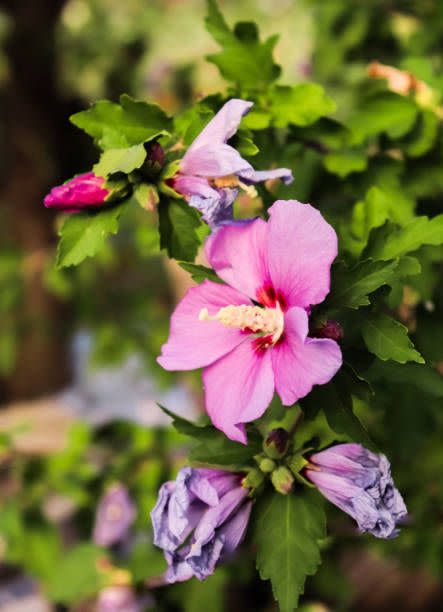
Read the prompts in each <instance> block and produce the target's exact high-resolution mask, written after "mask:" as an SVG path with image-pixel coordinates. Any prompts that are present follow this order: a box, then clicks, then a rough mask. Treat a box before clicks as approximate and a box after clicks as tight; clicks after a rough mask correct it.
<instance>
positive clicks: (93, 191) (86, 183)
mask: <svg viewBox="0 0 443 612" xmlns="http://www.w3.org/2000/svg"><path fill="white" fill-rule="evenodd" d="M105 183H106V180H105V179H104V178H103V177H102V176H97V175H96V174H94V173H93V172H86V173H85V174H79V175H78V176H76V177H74V178H73V179H71V180H70V181H67V182H66V183H64V184H63V185H58V186H57V187H53V189H51V191H50V192H49V193H48V195H47V196H46V197H45V200H44V203H45V206H46V208H56V209H57V210H60V211H63V212H68V213H73V212H80V211H82V210H84V209H86V208H98V207H100V206H102V205H103V204H104V203H105V200H106V198H107V197H108V196H109V194H110V193H111V192H110V190H109V189H106V187H105Z"/></svg>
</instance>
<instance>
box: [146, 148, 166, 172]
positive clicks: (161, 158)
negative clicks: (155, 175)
mask: <svg viewBox="0 0 443 612" xmlns="http://www.w3.org/2000/svg"><path fill="white" fill-rule="evenodd" d="M165 160H166V157H165V151H164V149H163V147H162V146H161V144H159V143H158V142H151V143H149V145H148V161H150V162H151V163H153V164H158V165H159V166H161V167H163V166H164V165H165Z"/></svg>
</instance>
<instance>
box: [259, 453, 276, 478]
mask: <svg viewBox="0 0 443 612" xmlns="http://www.w3.org/2000/svg"><path fill="white" fill-rule="evenodd" d="M258 467H259V468H260V470H261V471H262V472H264V473H265V474H270V473H271V472H273V471H274V470H275V468H276V467H277V466H276V465H275V461H272V459H269V458H268V457H263V459H261V461H260V463H259V464H258Z"/></svg>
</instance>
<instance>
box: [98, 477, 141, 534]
mask: <svg viewBox="0 0 443 612" xmlns="http://www.w3.org/2000/svg"><path fill="white" fill-rule="evenodd" d="M135 517H136V509H135V506H134V504H133V503H132V501H131V498H130V497H129V493H128V491H127V489H126V487H124V486H123V485H121V484H115V485H113V486H112V487H111V488H110V489H108V491H106V493H105V494H104V495H103V497H102V498H101V500H100V502H99V504H98V507H97V511H96V515H95V524H94V533H93V540H94V542H95V543H96V544H98V545H99V546H112V545H113V544H116V543H117V542H120V541H121V540H123V539H125V537H126V536H127V535H128V531H129V528H130V527H131V525H132V523H133V522H134V520H135Z"/></svg>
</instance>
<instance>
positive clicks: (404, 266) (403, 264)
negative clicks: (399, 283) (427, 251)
mask: <svg viewBox="0 0 443 612" xmlns="http://www.w3.org/2000/svg"><path fill="white" fill-rule="evenodd" d="M420 272H421V263H420V262H419V261H418V259H417V258H416V257H411V256H410V255H404V256H403V257H400V259H399V261H398V266H397V270H396V276H398V277H399V278H400V279H403V278H405V277H407V276H416V275H417V274H420Z"/></svg>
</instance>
